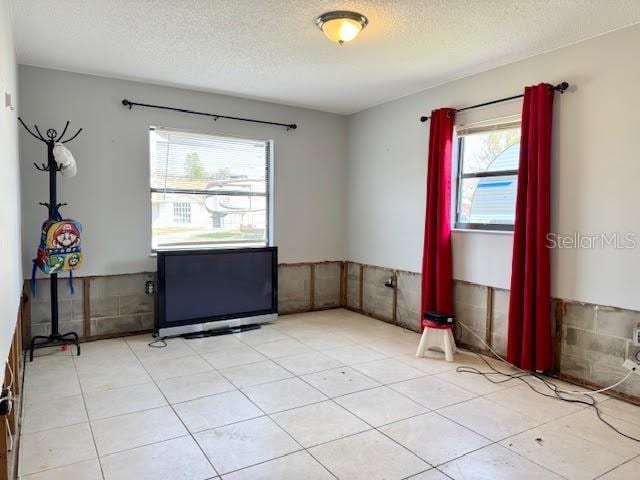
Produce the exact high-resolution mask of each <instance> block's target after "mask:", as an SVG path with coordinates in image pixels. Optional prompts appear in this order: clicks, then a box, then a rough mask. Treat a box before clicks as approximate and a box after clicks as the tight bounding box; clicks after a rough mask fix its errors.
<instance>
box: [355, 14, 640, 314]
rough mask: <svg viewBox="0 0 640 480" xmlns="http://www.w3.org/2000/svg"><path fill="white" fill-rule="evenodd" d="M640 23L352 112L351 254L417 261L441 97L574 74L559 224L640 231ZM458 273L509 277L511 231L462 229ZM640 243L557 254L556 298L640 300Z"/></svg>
mask: <svg viewBox="0 0 640 480" xmlns="http://www.w3.org/2000/svg"><path fill="white" fill-rule="evenodd" d="M638 45H640V26H635V27H630V28H627V29H624V30H620V31H617V32H614V33H611V34H608V35H604V36H601V37H598V38H594V39H591V40H588V41H586V42H583V43H579V44H576V45H573V46H570V47H566V48H563V49H560V50H556V51H553V52H550V53H547V54H544V55H540V56H537V57H533V58H530V59H527V60H524V61H521V62H518V63H515V64H511V65H508V66H505V67H501V68H498V69H495V70H491V71H488V72H485V73H482V74H478V75H475V76H472V77H469V78H465V79H461V80H458V81H455V82H452V83H449V84H446V85H442V86H439V87H436V88H432V89H429V90H425V91H422V92H420V93H417V94H415V95H411V96H408V97H405V98H402V99H399V100H396V101H393V102H390V103H387V104H384V105H381V106H378V107H375V108H371V109H369V110H366V111H363V112H360V113H358V114H356V115H353V116H352V117H350V119H349V125H348V127H349V146H348V151H349V153H348V157H349V163H348V192H349V196H348V202H349V207H348V221H347V244H348V258H349V259H350V260H353V261H357V262H363V263H367V264H374V265H380V266H385V267H394V268H399V269H406V270H412V271H418V272H419V271H420V267H421V256H422V253H421V252H422V234H423V225H424V211H425V185H426V152H427V144H428V140H429V139H428V136H429V135H428V132H429V128H428V124H423V123H420V122H419V121H418V119H419V117H420V116H421V115H423V114H425V113H428V112H430V111H431V110H432V109H434V108H438V107H445V106H446V107H461V106H466V105H472V104H475V103H480V102H483V101H487V100H492V99H495V98H500V97H505V96H509V95H513V94H516V93H520V92H522V90H523V87H524V86H525V85H531V84H536V83H539V82H542V81H545V82H550V83H557V82H559V81H562V80H566V81H568V82H569V83H570V84H571V85H572V86H573V87H572V88H571V91H570V92H568V93H566V94H564V95H562V96H558V97H557V98H556V102H555V114H554V129H553V135H554V137H553V157H552V158H553V160H552V161H553V182H552V183H553V190H552V201H553V206H552V231H554V232H558V233H562V234H571V233H572V232H576V231H577V232H582V233H584V234H598V233H600V232H634V233H635V234H636V236H637V238H638V240H640V214H638V208H639V206H640V193H639V192H640V188H639V183H640V155H639V154H638V151H639V140H638V138H639V134H640V129H639V127H638V121H637V118H638V115H639V112H640V95H638V85H640V63H639V62H638ZM520 109H521V102H520V101H516V102H511V103H508V104H501V105H500V106H494V107H487V108H485V109H481V110H475V111H471V112H468V113H462V114H459V116H458V122H459V123H469V122H472V121H478V120H483V119H490V118H496V117H499V116H504V115H507V114H513V113H518V112H519V110H520ZM453 244H454V259H455V260H454V276H455V278H457V279H461V280H468V281H472V282H477V283H481V284H486V285H492V286H497V287H502V288H508V287H509V278H510V270H511V248H512V236H511V235H505V234H495V233H469V232H455V233H454V234H453ZM639 291H640V244H639V246H638V248H636V249H633V250H615V249H612V248H604V249H602V248H600V249H594V250H562V251H558V250H556V251H554V252H553V254H552V294H553V295H554V296H556V297H561V298H566V299H574V300H579V301H585V302H592V303H596V304H603V305H613V306H618V307H625V308H631V309H636V310H640V295H639V294H638V292H639Z"/></svg>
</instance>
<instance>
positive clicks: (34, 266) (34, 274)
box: [31, 259, 38, 297]
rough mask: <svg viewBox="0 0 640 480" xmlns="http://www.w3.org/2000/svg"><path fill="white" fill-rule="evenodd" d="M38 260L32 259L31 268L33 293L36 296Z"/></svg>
mask: <svg viewBox="0 0 640 480" xmlns="http://www.w3.org/2000/svg"><path fill="white" fill-rule="evenodd" d="M36 261H37V260H35V259H34V260H32V262H33V267H32V268H31V295H33V296H34V297H35V296H36V268H38V265H37V264H36Z"/></svg>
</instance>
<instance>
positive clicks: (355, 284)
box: [346, 262, 363, 310]
mask: <svg viewBox="0 0 640 480" xmlns="http://www.w3.org/2000/svg"><path fill="white" fill-rule="evenodd" d="M362 269H363V266H362V265H360V264H359V263H353V262H347V286H346V291H347V303H346V306H347V307H349V308H352V309H354V310H360V307H361V306H362V305H361V303H360V301H361V297H360V293H361V292H362V290H361V289H360V274H361V272H362Z"/></svg>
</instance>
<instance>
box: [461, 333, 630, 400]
mask: <svg viewBox="0 0 640 480" xmlns="http://www.w3.org/2000/svg"><path fill="white" fill-rule="evenodd" d="M458 323H459V324H460V325H462V327H464V328H465V329H466V330H467V331H468V332H469V333H470V334H471V335H473V336H474V337H476V338H477V339H478V340H480V342H481V343H482V344H483V345H484V346H485V347H487V348H488V349H489V351H490V352H491V353H493V354H494V355H495V356H496V358H497V359H498V360H500V361H501V362H502V363H504V364H505V365H509V366H511V367H513V368H515V369H517V370H519V371H521V372H523V373H529V372H527V371H526V370H522V369H521V368H519V367H517V366H516V365H512V364H510V363H509V362H507V361H506V360H505V359H504V358H502V357H501V356H500V355H498V353H497V352H496V351H495V350H494V349H493V348H491V347H490V346H489V345H488V344H487V342H485V341H484V339H483V338H480V336H479V335H477V334H476V333H475V332H474V331H473V330H471V329H470V328H469V327H467V326H466V325H465V324H464V323H462V322H461V321H458ZM633 373H634V370H631V371H629V373H627V374H626V375H625V376H624V377H623V378H622V379H621V380H620V381H618V382H616V383H614V384H613V385H609V386H608V387H604V388H601V389H599V390H586V391H585V390H580V391H578V390H574V391H571V390H559V389H558V390H557V392H558V393H564V394H566V395H593V394H594V393H602V392H606V391H607V390H611V389H612V388H615V387H617V386H618V385H620V384H621V383H623V382H625V381H626V380H627V379H628V378H629V377H630V376H631V374H633ZM533 378H535V379H536V380H538V381H539V382H541V383H543V384H544V382H543V381H542V380H540V379H539V378H538V377H536V376H535V375H534V377H533Z"/></svg>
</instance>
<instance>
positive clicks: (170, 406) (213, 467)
mask: <svg viewBox="0 0 640 480" xmlns="http://www.w3.org/2000/svg"><path fill="white" fill-rule="evenodd" d="M125 343H126V344H127V347H128V348H129V350H130V351H131V352H132V353H133V355H134V356H135V357H136V359H137V360H138V363H139V364H140V365H141V366H142V368H143V370H144V371H145V372H146V373H147V375H149V377H150V378H151V381H152V382H153V384H154V385H155V387H156V388H157V389H158V391H159V392H160V394H161V395H162V397H163V398H164V400H165V402H167V405H168V406H169V408H171V411H172V412H173V414H174V415H175V416H176V418H177V419H178V421H179V422H180V423H181V424H182V426H183V427H184V429H185V431H186V432H187V435H184V436H189V437H190V438H191V440H192V441H193V442H194V443H195V444H196V445H197V446H198V449H199V450H200V452H202V455H204V458H205V459H206V460H207V463H209V465H211V468H212V469H213V472H214V474H215V475H214V477H213V478H215V477H216V476H217V477H220V473H219V472H218V470H217V469H216V467H215V466H214V465H213V462H212V461H211V460H210V459H209V456H208V455H207V454H206V453H205V451H204V450H203V449H202V446H201V445H200V443H199V442H198V440H196V438H195V436H194V435H193V434H192V433H191V431H190V430H189V428H187V425H185V423H184V421H183V420H182V418H181V417H180V415H178V412H176V410H175V408H174V407H173V405H172V404H171V402H170V401H169V399H168V398H167V397H166V395H165V393H164V392H163V391H162V389H161V388H160V386H159V385H158V383H157V381H156V379H155V378H154V377H153V375H151V373H149V371H148V370H147V368H146V367H145V366H144V364H143V363H142V361H141V360H140V357H138V355H137V354H136V352H135V351H134V350H133V348H132V347H131V345H130V344H129V342H127V341H126V340H125ZM187 348H189V349H190V350H193V349H191V347H189V346H188V345H187ZM196 355H198V356H199V357H200V358H202V357H201V356H200V355H199V354H196ZM203 360H204V359H203ZM205 362H206V360H205ZM206 363H207V365H208V364H209V362H206ZM200 373H202V372H200ZM176 378H177V377H176ZM182 437H183V436H180V437H174V438H170V439H167V440H162V441H159V442H155V443H162V442H166V441H169V440H175V438H182ZM151 445H153V444H151ZM136 448H138V447H136ZM129 450H132V449H129ZM123 451H127V450H123ZM208 478H211V477H208Z"/></svg>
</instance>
